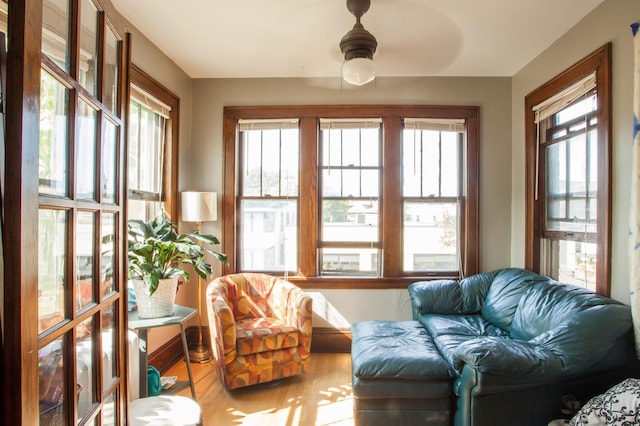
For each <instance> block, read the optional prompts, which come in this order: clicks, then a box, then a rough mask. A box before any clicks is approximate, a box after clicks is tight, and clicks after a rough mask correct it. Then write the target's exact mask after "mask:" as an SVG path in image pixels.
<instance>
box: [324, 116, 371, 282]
mask: <svg viewBox="0 0 640 426" xmlns="http://www.w3.org/2000/svg"><path fill="white" fill-rule="evenodd" d="M380 129H381V121H380V120H356V119H354V120H335V121H333V120H329V119H321V133H320V138H321V140H320V147H321V157H320V158H321V159H322V163H321V164H320V172H321V177H322V180H321V192H320V200H321V202H322V217H321V224H320V244H321V247H322V248H321V249H320V250H319V252H318V254H319V257H318V264H319V268H318V269H319V271H320V274H321V275H360V276H379V275H380V264H379V262H378V261H379V258H380V250H379V243H380V203H379V201H378V200H379V198H380V155H379V154H380V132H381V130H380ZM332 243H340V244H339V245H340V247H337V245H336V246H334V247H332V245H333V244H332ZM363 243H364V244H363Z"/></svg>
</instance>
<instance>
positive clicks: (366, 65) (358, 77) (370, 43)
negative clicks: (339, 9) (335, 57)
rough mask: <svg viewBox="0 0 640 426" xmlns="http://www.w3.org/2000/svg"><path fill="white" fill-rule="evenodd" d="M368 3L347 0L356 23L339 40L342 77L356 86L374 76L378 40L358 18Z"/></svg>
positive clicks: (365, 1) (371, 79)
mask: <svg viewBox="0 0 640 426" xmlns="http://www.w3.org/2000/svg"><path fill="white" fill-rule="evenodd" d="M370 5H371V1H370V0H347V9H348V10H349V12H351V13H352V14H353V16H355V18H356V23H355V24H354V26H353V28H352V29H351V30H349V32H348V33H346V34H345V35H344V36H343V37H342V39H341V40H340V50H341V51H342V55H343V56H344V63H343V64H342V78H343V79H344V81H346V82H347V83H349V84H354V85H356V86H362V85H364V84H367V83H369V82H370V81H373V79H374V78H376V70H375V64H374V63H373V54H374V53H375V52H376V48H377V47H378V42H377V41H376V38H375V37H374V36H373V35H372V34H371V33H370V32H369V31H367V30H366V29H365V28H364V26H363V25H362V24H361V23H360V18H361V17H362V15H364V14H365V13H366V12H367V11H368V10H369V6H370Z"/></svg>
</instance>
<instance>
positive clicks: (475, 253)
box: [221, 105, 480, 289]
mask: <svg viewBox="0 0 640 426" xmlns="http://www.w3.org/2000/svg"><path fill="white" fill-rule="evenodd" d="M292 117H294V118H299V120H300V139H301V146H300V170H307V171H308V172H307V173H302V174H301V180H300V188H301V189H302V188H303V189H304V192H305V193H307V194H314V195H313V196H310V197H306V196H305V197H300V199H299V200H300V206H299V212H300V216H299V219H298V220H299V225H298V229H304V230H305V231H304V232H299V233H298V234H299V235H298V247H313V249H311V250H309V253H306V254H305V255H301V256H299V260H298V267H299V271H298V274H297V275H296V276H291V275H290V276H289V277H288V278H289V280H291V281H292V282H295V283H297V284H299V285H300V286H301V287H303V288H334V289H335V288H358V289H363V288H406V287H407V285H409V284H410V283H412V282H415V281H416V280H428V279H437V278H443V277H441V276H435V275H418V274H413V273H412V274H405V273H403V272H402V252H401V250H397V249H396V248H398V247H402V235H401V234H402V232H401V225H402V224H401V216H402V215H401V213H400V210H401V206H402V203H401V201H402V194H401V191H398V190H397V188H400V187H401V176H400V174H399V173H397V172H398V170H400V167H401V161H402V159H401V155H402V154H401V150H400V149H399V146H400V144H401V129H402V122H401V119H402V117H411V118H421V117H427V118H463V119H465V120H466V123H467V132H466V135H467V136H466V137H467V143H466V151H465V152H464V156H465V158H466V161H467V167H466V169H465V170H464V173H463V176H464V185H465V186H466V192H465V199H466V203H464V205H463V206H462V208H463V209H464V212H465V215H464V216H465V221H464V223H462V224H461V231H462V235H463V236H464V237H463V239H462V240H461V241H460V248H461V252H462V253H461V256H462V263H463V265H464V267H463V270H462V271H461V272H463V274H464V275H465V276H468V275H473V274H474V273H477V272H479V214H478V208H479V144H480V139H479V137H480V129H479V107H474V106H419V105H417V106H415V105H407V106H404V105H366V106H362V105H319V106H243V107H237V106H235V107H234V106H232V107H225V108H224V124H223V140H224V159H223V161H224V195H223V197H222V207H221V210H222V217H223V218H224V223H223V229H222V239H223V251H224V252H225V253H227V255H228V257H229V263H228V264H227V265H225V266H224V267H223V273H225V274H226V273H232V272H235V271H236V270H237V268H236V257H237V256H236V240H237V238H239V234H238V229H237V226H236V221H235V217H236V214H237V211H236V209H237V207H236V194H237V193H238V191H237V185H238V182H236V162H237V161H238V158H237V152H236V141H237V139H238V128H237V123H238V120H240V119H277V118H292ZM320 117H322V118H328V119H331V118H344V117H351V118H353V117H357V118H363V119H366V118H380V117H382V118H383V129H382V132H383V146H382V151H383V155H384V158H383V168H382V175H383V177H382V181H383V184H382V191H381V196H380V202H381V203H382V207H381V209H382V214H383V218H382V227H383V230H382V233H383V241H382V244H383V250H384V253H385V256H384V257H385V260H384V267H383V276H382V277H366V278H360V277H325V276H322V277H319V276H316V265H317V259H316V256H317V252H316V250H315V248H316V247H317V245H318V228H317V221H318V220H319V219H318V218H319V209H318V204H317V203H318V200H317V194H318V152H317V145H316V141H317V138H318V124H317V119H318V118H320ZM389 188H391V189H393V190H389ZM394 188H395V189H394ZM393 229H396V230H397V231H393ZM465 231H467V232H465ZM300 250H302V249H300ZM449 278H450V277H449Z"/></svg>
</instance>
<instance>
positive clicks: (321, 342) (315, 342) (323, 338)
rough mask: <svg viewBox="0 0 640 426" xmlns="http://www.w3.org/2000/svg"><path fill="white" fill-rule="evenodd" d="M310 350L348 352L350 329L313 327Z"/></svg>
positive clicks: (349, 348) (349, 347) (349, 350)
mask: <svg viewBox="0 0 640 426" xmlns="http://www.w3.org/2000/svg"><path fill="white" fill-rule="evenodd" d="M311 352H312V353H313V352H321V353H323V352H324V353H350V352H351V329H348V328H346V329H338V328H331V327H314V328H313V335H312V337H311Z"/></svg>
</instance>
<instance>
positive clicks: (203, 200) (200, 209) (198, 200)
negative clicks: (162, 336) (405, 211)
mask: <svg viewBox="0 0 640 426" xmlns="http://www.w3.org/2000/svg"><path fill="white" fill-rule="evenodd" d="M217 198H218V197H217V194H216V193H215V192H195V191H186V192H183V193H182V211H181V213H182V220H183V221H184V222H195V223H196V229H197V231H198V233H201V230H202V222H209V221H215V220H217V219H218V208H217ZM201 308H202V279H201V278H200V275H198V344H197V345H196V347H195V349H193V350H191V351H189V361H190V362H197V363H204V362H208V361H210V360H211V352H210V351H209V350H208V349H207V348H205V347H204V345H203V344H202V312H201Z"/></svg>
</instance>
